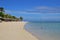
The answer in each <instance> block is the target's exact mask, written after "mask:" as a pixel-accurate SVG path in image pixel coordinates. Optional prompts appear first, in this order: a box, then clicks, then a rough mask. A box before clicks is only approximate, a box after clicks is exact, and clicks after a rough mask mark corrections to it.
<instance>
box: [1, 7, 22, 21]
mask: <svg viewBox="0 0 60 40" xmlns="http://www.w3.org/2000/svg"><path fill="white" fill-rule="evenodd" d="M0 17H2V18H9V19H16V20H20V21H22V20H23V18H22V17H19V18H17V17H16V16H12V15H10V14H5V13H4V8H2V7H0Z"/></svg>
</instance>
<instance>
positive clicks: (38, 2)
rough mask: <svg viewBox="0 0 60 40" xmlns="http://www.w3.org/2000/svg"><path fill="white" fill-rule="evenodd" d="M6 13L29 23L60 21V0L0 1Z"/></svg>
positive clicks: (0, 5)
mask: <svg viewBox="0 0 60 40" xmlns="http://www.w3.org/2000/svg"><path fill="white" fill-rule="evenodd" d="M0 7H3V8H4V10H5V13H7V14H11V15H14V16H16V17H20V16H22V17H23V18H24V20H29V21H60V0H0Z"/></svg>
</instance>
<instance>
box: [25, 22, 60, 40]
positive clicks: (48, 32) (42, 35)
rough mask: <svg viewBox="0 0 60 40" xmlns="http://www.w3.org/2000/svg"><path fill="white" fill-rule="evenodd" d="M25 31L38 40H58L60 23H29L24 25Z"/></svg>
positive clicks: (59, 39) (59, 38)
mask: <svg viewBox="0 0 60 40" xmlns="http://www.w3.org/2000/svg"><path fill="white" fill-rule="evenodd" d="M25 30H27V31H28V32H30V33H31V34H32V35H34V36H36V37H37V38H38V39H39V40H60V23H55V22H54V23H51V22H50V23H48V22H47V23H46V22H45V23H42V22H41V23H39V22H29V23H27V24H26V25H25Z"/></svg>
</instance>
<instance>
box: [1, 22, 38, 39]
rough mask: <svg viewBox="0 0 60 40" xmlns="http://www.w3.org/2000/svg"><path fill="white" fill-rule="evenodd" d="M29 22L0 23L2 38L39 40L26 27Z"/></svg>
mask: <svg viewBox="0 0 60 40" xmlns="http://www.w3.org/2000/svg"><path fill="white" fill-rule="evenodd" d="M26 23H27V22H2V23H0V40H38V39H37V38H36V37H35V36H33V35H32V34H31V33H29V32H27V31H26V30H25V29H24V25H25V24H26Z"/></svg>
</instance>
